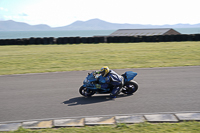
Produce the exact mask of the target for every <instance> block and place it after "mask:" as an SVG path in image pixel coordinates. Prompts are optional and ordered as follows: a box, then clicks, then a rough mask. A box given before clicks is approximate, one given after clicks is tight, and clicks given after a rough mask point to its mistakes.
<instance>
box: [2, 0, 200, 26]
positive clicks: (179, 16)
mask: <svg viewBox="0 0 200 133" xmlns="http://www.w3.org/2000/svg"><path fill="white" fill-rule="evenodd" d="M199 14H200V1H199V0H0V21H2V20H15V21H18V22H26V23H28V24H31V25H35V24H48V25H49V26H52V27H58V26H65V25H69V24H71V23H73V22H75V21H77V20H81V21H87V20H89V19H94V18H99V19H101V20H104V21H107V22H112V23H129V24H153V25H163V24H178V23H183V24H197V23H200V15H199Z"/></svg>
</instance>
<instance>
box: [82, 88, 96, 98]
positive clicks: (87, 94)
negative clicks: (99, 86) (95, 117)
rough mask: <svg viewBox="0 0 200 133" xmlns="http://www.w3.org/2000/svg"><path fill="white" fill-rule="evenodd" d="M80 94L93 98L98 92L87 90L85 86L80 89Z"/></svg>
mask: <svg viewBox="0 0 200 133" xmlns="http://www.w3.org/2000/svg"><path fill="white" fill-rule="evenodd" d="M79 93H80V94H81V95H83V96H84V97H91V96H92V95H94V94H95V93H96V92H95V91H92V90H89V89H87V88H86V87H84V86H81V87H80V89H79Z"/></svg>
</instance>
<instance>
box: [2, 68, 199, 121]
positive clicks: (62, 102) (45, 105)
mask: <svg viewBox="0 0 200 133" xmlns="http://www.w3.org/2000/svg"><path fill="white" fill-rule="evenodd" d="M115 71H116V72H117V73H119V74H122V73H124V72H125V71H134V72H137V73H138V75H137V76H136V77H135V80H136V81H137V82H138V84H139V90H138V91H137V92H136V93H135V94H134V95H131V96H126V95H123V94H122V95H120V96H118V98H116V99H114V100H112V99H110V98H109V95H108V94H106V95H94V96H93V97H91V98H84V97H82V96H81V95H80V94H79V92H78V90H79V87H80V86H81V85H82V82H83V80H84V79H85V77H86V76H87V73H88V72H91V71H73V72H58V73H43V74H22V75H5V76H0V122H5V121H18V120H30V119H46V118H62V117H78V116H94V115H112V114H136V113H154V112H179V111H200V66H188V67H169V68H137V69H118V70H115Z"/></svg>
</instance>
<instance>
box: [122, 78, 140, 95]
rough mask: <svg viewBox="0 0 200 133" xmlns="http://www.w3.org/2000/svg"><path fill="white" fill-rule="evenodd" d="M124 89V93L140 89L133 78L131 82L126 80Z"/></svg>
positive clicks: (131, 92)
mask: <svg viewBox="0 0 200 133" xmlns="http://www.w3.org/2000/svg"><path fill="white" fill-rule="evenodd" d="M123 88H124V89H123V90H122V93H124V94H133V93H135V92H136V91H137V90H138V84H137V82H136V81H134V80H131V81H129V82H126V83H125V84H124V87H123Z"/></svg>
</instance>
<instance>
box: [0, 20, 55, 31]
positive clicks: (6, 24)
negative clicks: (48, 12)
mask: <svg viewBox="0 0 200 133" xmlns="http://www.w3.org/2000/svg"><path fill="white" fill-rule="evenodd" d="M51 29H52V28H51V27H50V26H48V25H44V24H39V25H29V24H26V23H23V22H15V21H13V20H7V21H0V31H38V30H51Z"/></svg>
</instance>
